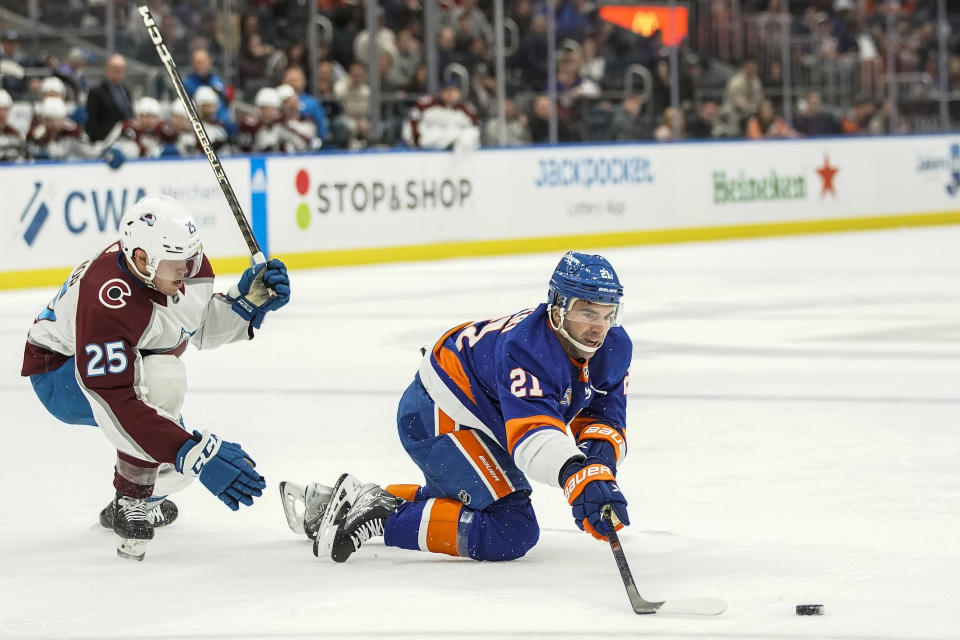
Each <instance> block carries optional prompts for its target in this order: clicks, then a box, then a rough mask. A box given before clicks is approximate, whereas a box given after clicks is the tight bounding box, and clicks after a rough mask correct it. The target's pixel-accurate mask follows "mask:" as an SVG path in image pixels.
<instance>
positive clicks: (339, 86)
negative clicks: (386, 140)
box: [333, 60, 370, 149]
mask: <svg viewBox="0 0 960 640" xmlns="http://www.w3.org/2000/svg"><path fill="white" fill-rule="evenodd" d="M333 96H334V98H336V99H337V101H338V102H339V103H340V105H341V106H342V107H343V114H342V115H341V116H340V120H341V122H340V123H338V124H340V125H342V126H345V127H347V133H348V136H349V137H348V138H347V141H346V147H347V148H349V149H359V148H362V147H363V146H364V145H365V143H366V141H367V137H368V134H369V115H370V85H369V84H367V65H365V64H364V63H362V62H360V61H358V60H355V61H354V62H353V63H351V65H350V68H349V69H348V70H347V75H346V76H344V77H342V78H340V79H339V80H337V82H336V83H334V85H333ZM342 142H343V141H342V140H341V143H342Z"/></svg>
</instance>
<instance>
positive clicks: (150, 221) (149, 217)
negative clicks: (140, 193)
mask: <svg viewBox="0 0 960 640" xmlns="http://www.w3.org/2000/svg"><path fill="white" fill-rule="evenodd" d="M140 219H141V220H143V221H144V222H146V223H147V226H148V227H152V226H153V225H154V223H156V221H157V216H156V215H154V214H152V213H145V214H143V215H142V216H140Z"/></svg>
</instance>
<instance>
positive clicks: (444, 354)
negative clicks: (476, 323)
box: [433, 322, 476, 402]
mask: <svg viewBox="0 0 960 640" xmlns="http://www.w3.org/2000/svg"><path fill="white" fill-rule="evenodd" d="M471 324H473V323H472V322H464V323H463V324H461V325H457V326H456V327H454V328H453V329H450V331H447V332H446V333H445V334H443V336H441V338H440V339H439V340H437V343H436V344H435V345H433V357H434V358H436V359H437V363H438V364H439V365H440V368H441V369H443V370H444V372H446V374H447V375H448V376H450V378H451V379H453V381H454V383H456V385H457V386H458V387H460V390H461V391H463V392H464V393H465V394H467V397H468V398H470V400H471V401H473V402H476V399H475V398H474V397H473V389H471V388H470V379H469V378H467V372H466V371H464V370H463V363H461V362H460V358H458V357H457V355H456V354H455V353H453V352H452V351H450V350H449V349H447V348H446V347H444V346H443V343H444V342H446V341H447V338H449V337H450V336H452V335H453V334H455V333H456V332H458V331H460V330H461V329H463V328H464V327H468V326H470V325H471Z"/></svg>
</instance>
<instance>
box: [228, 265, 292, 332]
mask: <svg viewBox="0 0 960 640" xmlns="http://www.w3.org/2000/svg"><path fill="white" fill-rule="evenodd" d="M271 290H272V292H271ZM274 294H276V295H274ZM227 300H229V301H231V302H232V303H233V307H232V308H233V310H234V311H235V312H236V313H237V314H239V315H240V317H241V318H243V319H244V320H246V321H247V322H249V323H251V324H252V325H253V328H254V329H259V328H260V325H261V324H262V323H263V317H264V316H265V315H266V314H267V311H273V310H275V309H279V308H280V307H282V306H283V305H285V304H287V303H288V302H289V301H290V277H289V276H288V275H287V267H286V265H284V264H283V263H282V262H280V261H279V260H270V261H269V262H267V263H266V264H258V265H255V266H253V267H250V268H249V269H247V270H246V271H244V272H243V275H242V276H240V282H238V283H237V284H236V285H234V286H232V287H230V291H229V293H228V294H227Z"/></svg>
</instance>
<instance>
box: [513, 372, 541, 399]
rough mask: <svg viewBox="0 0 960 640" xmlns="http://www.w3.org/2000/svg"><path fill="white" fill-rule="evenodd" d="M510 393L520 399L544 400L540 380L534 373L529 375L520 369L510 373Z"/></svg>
mask: <svg viewBox="0 0 960 640" xmlns="http://www.w3.org/2000/svg"><path fill="white" fill-rule="evenodd" d="M510 393H512V394H513V395H515V396H517V397H518V398H525V397H530V398H542V397H543V389H541V388H540V380H538V379H537V376H535V375H533V374H532V373H527V372H526V371H524V370H523V369H521V368H520V367H517V368H516V369H514V370H513V371H511V372H510Z"/></svg>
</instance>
